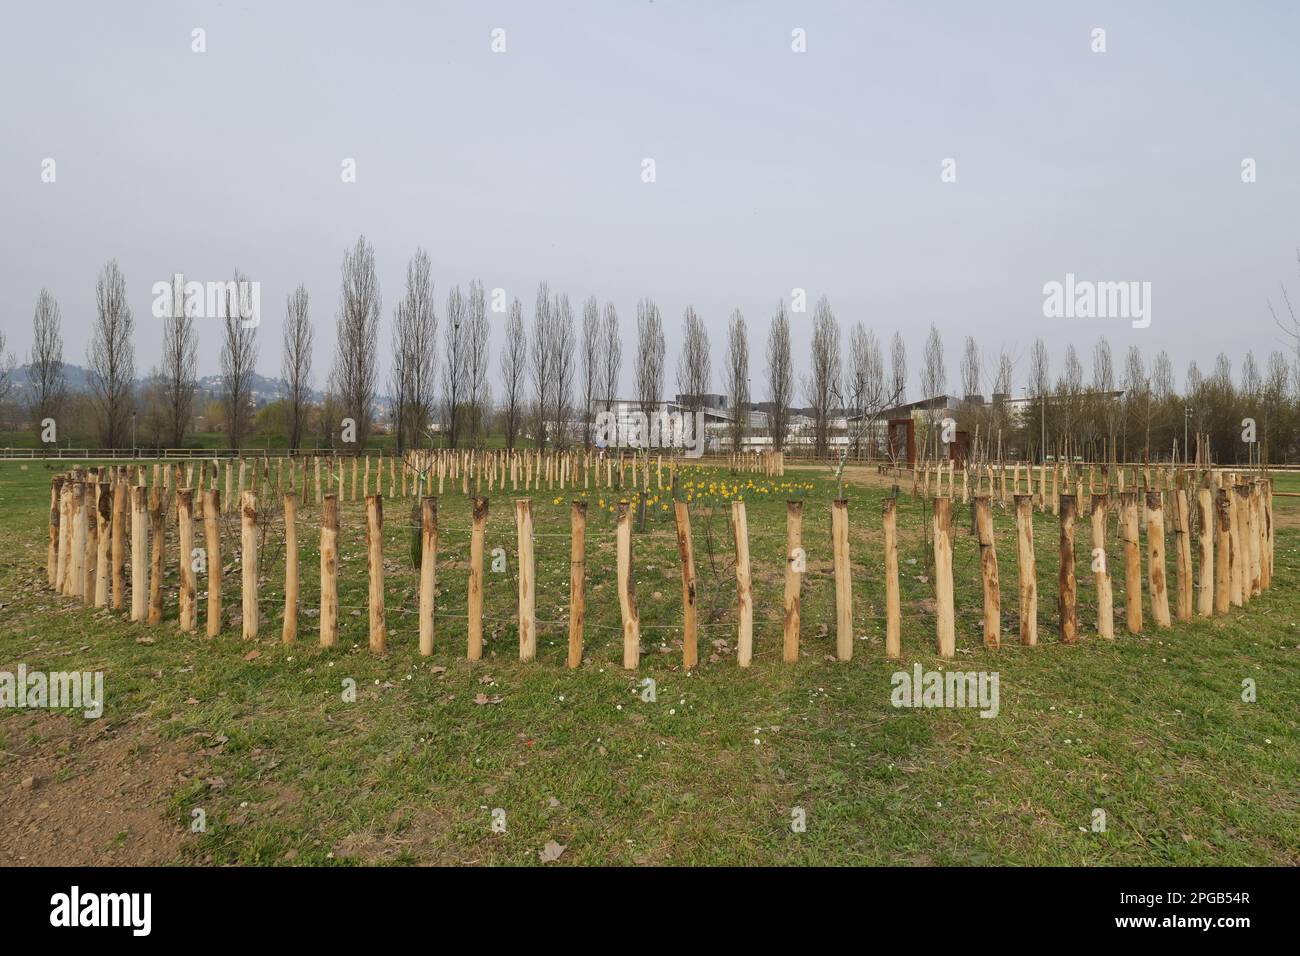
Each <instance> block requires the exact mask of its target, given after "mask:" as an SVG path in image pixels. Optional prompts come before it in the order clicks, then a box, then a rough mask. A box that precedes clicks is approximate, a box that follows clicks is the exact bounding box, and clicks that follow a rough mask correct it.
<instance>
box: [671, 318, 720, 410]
mask: <svg viewBox="0 0 1300 956" xmlns="http://www.w3.org/2000/svg"><path fill="white" fill-rule="evenodd" d="M711 373H712V368H711V365H710V361H709V334H708V332H706V331H705V330H704V322H703V321H702V320H701V319H700V317H699V314H698V313H696V311H695V309H694V307H692V306H689V305H688V306H687V307H686V311H685V313H683V315H682V346H681V349H680V350H679V351H678V353H677V391H678V392H679V393H680V395H681V398H680V401H681V402H682V404H683V405H684V406H685V408H686V411H688V412H690V413H691V414H692V415H694V414H696V413H697V412H699V411H700V410H701V409H702V408H703V407H704V396H705V394H706V393H707V392H708V390H709V383H710V380H711V377H712V374H711Z"/></svg>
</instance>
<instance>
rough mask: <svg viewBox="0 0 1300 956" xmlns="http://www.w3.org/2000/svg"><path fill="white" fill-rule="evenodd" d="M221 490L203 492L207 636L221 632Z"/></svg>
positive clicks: (213, 635) (214, 635)
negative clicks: (206, 571)
mask: <svg viewBox="0 0 1300 956" xmlns="http://www.w3.org/2000/svg"><path fill="white" fill-rule="evenodd" d="M220 521H221V492H220V491H218V490H217V489H215V488H214V489H212V490H210V491H205V492H203V549H204V551H205V552H206V553H205V554H204V560H205V561H206V562H207V566H208V628H207V634H208V637H216V636H217V635H218V634H220V633H221V527H220Z"/></svg>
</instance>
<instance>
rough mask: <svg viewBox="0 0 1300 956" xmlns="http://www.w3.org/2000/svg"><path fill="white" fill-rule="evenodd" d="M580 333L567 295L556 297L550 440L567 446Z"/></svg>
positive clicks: (552, 320) (553, 316)
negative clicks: (574, 323)
mask: <svg viewBox="0 0 1300 956" xmlns="http://www.w3.org/2000/svg"><path fill="white" fill-rule="evenodd" d="M577 345H578V343H577V333H576V331H575V329H574V325H573V306H571V305H570V304H569V297H568V295H559V296H556V298H555V302H554V303H553V305H552V307H551V368H552V372H553V376H554V382H553V385H552V403H551V408H552V413H551V426H552V427H551V437H552V439H553V440H554V441H555V442H556V443H557V444H561V445H563V444H567V443H568V430H569V420H570V418H571V417H572V413H573V382H574V378H575V377H576V375H577V367H578V360H577V356H576V355H575V354H574V353H575V352H576V351H577Z"/></svg>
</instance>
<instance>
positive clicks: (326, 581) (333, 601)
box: [320, 494, 339, 647]
mask: <svg viewBox="0 0 1300 956" xmlns="http://www.w3.org/2000/svg"><path fill="white" fill-rule="evenodd" d="M338 562H339V499H338V496H337V495H331V494H326V495H324V496H323V498H322V499H321V513H320V646H321V647H333V646H334V645H336V644H337V643H338V641H339V582H338V566H339V564H338Z"/></svg>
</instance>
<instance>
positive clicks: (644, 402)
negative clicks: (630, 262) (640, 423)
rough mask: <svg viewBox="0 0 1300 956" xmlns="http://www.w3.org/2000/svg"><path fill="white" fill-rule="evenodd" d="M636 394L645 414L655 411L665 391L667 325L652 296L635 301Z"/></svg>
mask: <svg viewBox="0 0 1300 956" xmlns="http://www.w3.org/2000/svg"><path fill="white" fill-rule="evenodd" d="M636 332H637V336H636V398H637V402H638V403H639V404H640V406H641V411H642V413H644V414H645V415H646V416H649V415H651V414H654V413H655V412H656V411H657V409H658V406H659V402H660V400H661V398H662V396H663V391H664V326H663V320H662V318H661V317H660V315H659V306H657V305H655V302H654V300H653V299H651V298H648V297H647V298H644V299H642V300H641V301H640V302H638V303H637V304H636Z"/></svg>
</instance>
